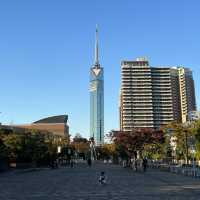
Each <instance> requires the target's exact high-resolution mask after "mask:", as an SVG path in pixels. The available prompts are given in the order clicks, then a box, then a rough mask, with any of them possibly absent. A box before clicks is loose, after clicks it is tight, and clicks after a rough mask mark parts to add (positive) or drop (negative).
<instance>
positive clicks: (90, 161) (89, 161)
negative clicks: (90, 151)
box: [87, 158, 92, 167]
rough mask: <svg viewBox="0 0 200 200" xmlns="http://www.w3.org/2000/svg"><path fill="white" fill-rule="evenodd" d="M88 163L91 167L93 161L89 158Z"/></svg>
mask: <svg viewBox="0 0 200 200" xmlns="http://www.w3.org/2000/svg"><path fill="white" fill-rule="evenodd" d="M87 163H88V166H89V167H91V166H92V160H91V158H88V159H87Z"/></svg>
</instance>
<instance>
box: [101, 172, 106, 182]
mask: <svg viewBox="0 0 200 200" xmlns="http://www.w3.org/2000/svg"><path fill="white" fill-rule="evenodd" d="M99 183H100V185H104V184H106V176H105V172H101V174H100V176H99Z"/></svg>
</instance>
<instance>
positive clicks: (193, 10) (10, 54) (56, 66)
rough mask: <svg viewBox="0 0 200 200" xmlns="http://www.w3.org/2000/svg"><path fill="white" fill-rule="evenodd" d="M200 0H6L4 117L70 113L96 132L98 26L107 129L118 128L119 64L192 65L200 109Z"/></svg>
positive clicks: (0, 86)
mask: <svg viewBox="0 0 200 200" xmlns="http://www.w3.org/2000/svg"><path fill="white" fill-rule="evenodd" d="M199 10H200V1H199V0H167V1H164V0H151V1H150V0H118V1H117V0H99V1H95V0H79V1H78V0H71V1H70V0H59V1H56V0H28V1H27V0H17V1H16V0H6V1H1V2H0V91H1V95H0V111H1V112H2V114H1V115H0V121H1V122H3V123H11V122H12V123H29V122H32V121H34V120H38V119H40V118H42V117H47V116H50V115H57V114H64V113H67V114H68V115H69V125H70V132H71V134H75V133H76V132H79V133H81V134H82V135H83V136H86V137H87V136H89V69H90V67H91V65H92V64H93V60H94V36H95V25H96V24H98V25H99V29H100V30H99V32H100V33H99V35H100V63H101V65H102V66H103V67H104V70H105V132H107V131H109V130H111V129H117V128H118V124H119V123H118V122H119V119H118V118H119V116H118V113H119V111H118V103H119V87H120V62H121V60H124V59H129V60H132V59H135V58H136V57H138V56H147V57H148V58H149V60H150V64H151V65H152V66H158V65H164V66H168V65H169V66H176V65H183V66H186V67H190V68H192V69H193V72H194V78H195V85H196V96H197V101H198V107H199V106H200V103H199V98H200V20H199V19H200V12H199Z"/></svg>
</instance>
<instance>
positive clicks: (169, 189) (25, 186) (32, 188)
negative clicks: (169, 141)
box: [0, 164, 200, 200]
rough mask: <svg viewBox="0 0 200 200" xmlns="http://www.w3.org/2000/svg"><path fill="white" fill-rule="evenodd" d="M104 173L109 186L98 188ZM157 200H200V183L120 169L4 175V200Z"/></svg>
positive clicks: (0, 188) (0, 196)
mask: <svg viewBox="0 0 200 200" xmlns="http://www.w3.org/2000/svg"><path fill="white" fill-rule="evenodd" d="M100 171H105V172H106V174H107V176H108V183H107V185H99V184H98V175H99V173H100ZM134 199H135V200H140V199H141V200H146V199H150V200H157V199H162V200H165V199H170V200H173V199H176V200H177V199H180V200H190V199H195V200H197V199H200V179H194V178H190V177H184V176H181V175H176V174H171V173H168V172H160V171H157V170H149V171H147V172H146V173H145V174H143V173H136V172H134V171H133V170H131V169H128V168H127V169H125V168H122V167H120V166H116V165H108V164H95V165H93V166H92V167H91V168H89V167H87V166H86V165H85V164H79V165H78V166H76V167H75V168H72V169H71V168H69V167H66V168H60V169H55V170H51V169H44V170H38V171H29V172H25V171H24V172H22V171H21V172H20V171H15V172H8V173H3V174H0V200H134Z"/></svg>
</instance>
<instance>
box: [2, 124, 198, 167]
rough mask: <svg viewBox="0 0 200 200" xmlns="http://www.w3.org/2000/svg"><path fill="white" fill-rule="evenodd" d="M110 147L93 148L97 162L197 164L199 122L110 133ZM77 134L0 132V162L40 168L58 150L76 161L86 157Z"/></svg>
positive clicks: (84, 144)
mask: <svg viewBox="0 0 200 200" xmlns="http://www.w3.org/2000/svg"><path fill="white" fill-rule="evenodd" d="M108 136H109V138H110V139H111V141H112V143H111V144H105V145H103V146H100V147H96V158H97V159H110V158H112V159H113V160H118V158H119V157H121V158H122V159H130V158H136V157H141V158H142V157H148V158H151V159H162V160H164V159H168V160H170V159H175V160H185V161H186V162H188V160H191V159H194V158H195V159H197V160H200V121H197V122H193V123H189V124H187V126H186V125H183V124H178V123H171V124H169V125H168V126H166V127H163V128H162V130H153V129H148V128H143V129H133V130H132V131H129V132H124V131H111V132H110V133H109V135H108ZM91 141H92V138H91V139H90V140H87V139H86V138H83V137H82V136H81V135H80V134H77V135H76V136H75V137H74V138H73V140H72V141H71V142H69V138H65V137H59V136H55V135H52V134H51V133H48V132H41V131H38V130H31V131H30V130H26V131H20V132H16V131H13V130H8V129H1V130H0V161H1V160H3V159H4V160H5V159H8V160H9V161H10V162H18V163H20V162H30V163H35V164H36V165H43V164H45V163H48V162H49V160H51V159H54V158H56V156H58V151H57V150H58V146H59V147H60V149H61V150H62V151H61V152H60V155H62V156H64V155H65V154H66V152H65V151H67V149H71V150H72V151H73V152H75V153H76V156H77V157H82V158H83V159H87V158H88V157H90V156H91V155H90V152H91V149H90V144H91Z"/></svg>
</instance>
